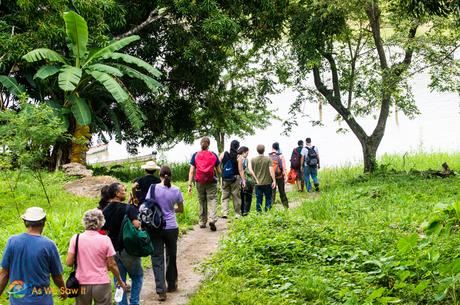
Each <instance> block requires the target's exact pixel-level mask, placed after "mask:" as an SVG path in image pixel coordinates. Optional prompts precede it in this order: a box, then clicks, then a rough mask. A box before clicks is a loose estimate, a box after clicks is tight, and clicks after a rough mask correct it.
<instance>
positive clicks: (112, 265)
mask: <svg viewBox="0 0 460 305" xmlns="http://www.w3.org/2000/svg"><path fill="white" fill-rule="evenodd" d="M107 269H108V270H109V271H110V272H112V274H113V276H114V277H115V278H116V279H117V285H118V286H120V287H121V288H123V289H126V284H125V282H124V281H123V279H122V278H121V276H120V271H119V270H118V266H117V263H116V262H115V258H114V256H109V257H107Z"/></svg>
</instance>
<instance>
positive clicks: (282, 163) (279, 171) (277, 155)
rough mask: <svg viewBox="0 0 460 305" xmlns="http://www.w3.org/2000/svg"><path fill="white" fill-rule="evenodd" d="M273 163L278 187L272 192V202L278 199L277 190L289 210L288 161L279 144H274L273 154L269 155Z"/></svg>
mask: <svg viewBox="0 0 460 305" xmlns="http://www.w3.org/2000/svg"><path fill="white" fill-rule="evenodd" d="M268 155H269V156H270V159H272V163H273V172H274V173H275V180H276V187H275V188H274V189H273V190H272V202H273V203H274V202H275V199H276V189H277V188H278V191H279V193H280V198H281V203H282V204H283V206H284V207H285V208H286V209H287V208H289V203H288V199H287V196H286V191H285V189H284V186H285V182H286V181H285V180H286V178H287V176H286V173H285V171H286V160H285V159H284V156H283V154H282V153H281V150H280V144H279V143H278V142H275V143H273V145H272V152H271V153H269V154H268Z"/></svg>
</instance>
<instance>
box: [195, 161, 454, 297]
mask: <svg viewBox="0 0 460 305" xmlns="http://www.w3.org/2000/svg"><path fill="white" fill-rule="evenodd" d="M401 159H402V158H401V157H398V156H385V158H384V160H382V161H384V163H386V164H388V165H389V167H391V168H392V169H393V170H394V172H393V171H391V170H387V171H383V172H377V173H375V174H366V175H362V174H360V173H359V169H358V168H344V169H328V170H324V171H322V172H321V173H320V181H321V185H322V193H321V196H318V197H316V196H314V197H310V196H309V197H310V198H309V199H307V198H305V195H303V194H298V193H295V194H290V198H291V200H299V199H301V200H303V204H302V205H301V206H300V207H299V208H297V209H294V210H289V211H273V212H271V213H268V214H262V215H257V214H254V213H253V214H251V215H250V216H248V217H246V218H243V219H240V220H239V221H237V222H235V223H233V224H232V226H231V229H230V233H229V236H228V238H226V239H225V240H224V241H223V243H222V247H221V250H220V251H219V252H218V253H217V254H216V255H215V256H214V257H213V258H212V260H210V261H209V262H208V263H207V264H206V266H205V268H206V270H207V272H208V273H207V274H208V278H207V280H206V282H205V285H204V286H203V287H202V289H201V290H200V291H199V292H198V293H197V294H196V295H195V296H194V297H193V298H192V300H191V304H203V305H206V304H217V303H219V304H243V303H244V302H242V300H245V301H247V302H248V303H249V304H393V303H400V304H414V305H415V304H422V303H423V304H438V303H439V304H458V301H459V296H458V284H459V282H458V280H459V279H460V269H459V267H460V263H459V262H460V261H459V259H458V251H457V250H458V247H459V246H460V241H459V239H458V236H457V234H458V233H457V232H456V231H453V232H452V233H451V234H452V235H450V236H447V235H443V234H441V235H424V234H423V231H422V229H421V228H422V227H423V225H422V224H424V223H425V222H426V221H427V219H430V218H431V215H432V211H433V207H434V206H435V205H436V204H437V203H438V202H447V203H455V202H458V191H457V189H458V187H459V186H460V180H459V179H458V177H453V178H446V179H441V178H439V179H425V178H423V177H421V176H420V175H416V174H412V173H410V172H405V171H401V170H402V169H403V167H402V166H401V165H402V162H401V161H402V160H401ZM405 159H406V162H408V163H410V164H412V165H413V167H414V168H415V169H419V170H425V169H427V168H430V167H431V168H432V167H436V166H439V164H441V163H442V162H444V161H447V162H448V163H449V165H450V166H451V167H452V168H460V155H458V154H455V155H447V154H435V155H426V154H417V155H414V156H412V155H409V156H406V158H405ZM417 160H421V161H422V162H420V163H417V162H416V161H417ZM237 283H238V284H237ZM217 296H218V297H220V298H217ZM217 300H219V301H217Z"/></svg>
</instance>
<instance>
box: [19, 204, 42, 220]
mask: <svg viewBox="0 0 460 305" xmlns="http://www.w3.org/2000/svg"><path fill="white" fill-rule="evenodd" d="M45 217H46V213H45V211H43V209H42V208H40V207H31V208H28V209H27V210H26V212H25V213H24V214H23V215H21V218H22V219H24V220H27V221H39V220H42V219H43V218H45Z"/></svg>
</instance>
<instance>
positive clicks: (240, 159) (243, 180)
mask: <svg viewBox="0 0 460 305" xmlns="http://www.w3.org/2000/svg"><path fill="white" fill-rule="evenodd" d="M238 172H239V173H240V177H241V184H242V185H243V187H246V175H245V174H244V169H243V157H241V156H240V157H238Z"/></svg>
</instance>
